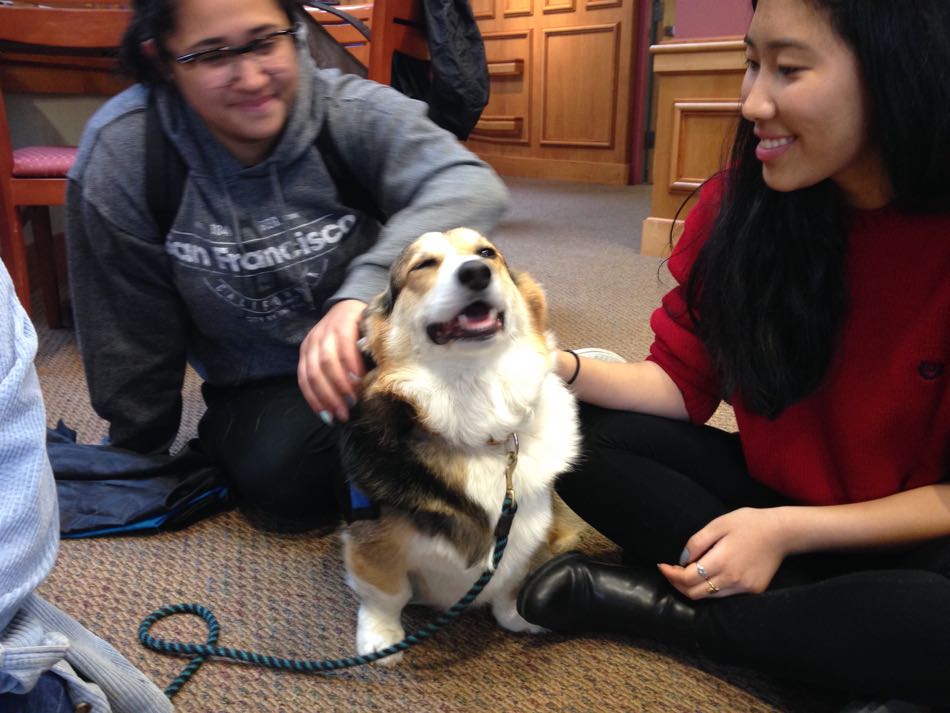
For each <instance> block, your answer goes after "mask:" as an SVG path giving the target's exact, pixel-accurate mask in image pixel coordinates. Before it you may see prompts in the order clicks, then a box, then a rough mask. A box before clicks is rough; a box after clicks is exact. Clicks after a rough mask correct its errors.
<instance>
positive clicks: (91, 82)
mask: <svg viewBox="0 0 950 713" xmlns="http://www.w3.org/2000/svg"><path fill="white" fill-rule="evenodd" d="M129 17H130V14H129V11H128V10H126V9H120V8H116V7H113V8H96V7H88V6H86V7H83V8H79V7H76V6H71V7H70V6H63V7H48V6H44V7H40V6H33V5H20V4H14V5H0V255H2V257H3V261H4V263H6V266H7V270H8V271H9V273H10V276H11V277H12V279H13V284H14V287H15V288H16V292H17V296H18V297H19V299H20V302H21V303H22V304H23V307H24V308H25V309H26V310H27V312H28V313H29V312H30V281H29V274H28V271H27V251H26V245H25V243H24V239H23V228H24V225H25V223H26V222H27V221H30V222H32V227H33V239H34V247H35V252H36V275H37V277H38V278H39V282H40V291H41V293H42V296H43V302H44V305H45V308H46V319H47V323H48V324H49V325H50V326H51V327H59V326H62V323H63V314H62V306H61V298H60V295H59V289H58V283H59V276H58V275H57V266H56V259H55V257H54V252H55V251H54V250H53V240H52V235H51V232H50V219H49V208H48V206H51V205H62V204H63V203H64V201H65V195H66V172H67V171H68V170H69V168H70V166H71V165H72V163H73V161H74V160H75V156H76V149H75V148H74V147H61V146H54V147H50V146H28V147H22V148H17V149H14V148H13V146H12V144H11V140H10V127H9V124H8V121H7V112H6V106H5V103H4V93H22V94H85V95H88V94H92V95H97V94H98V95H111V94H114V93H115V92H117V91H119V90H121V89H122V88H123V87H124V86H126V85H127V84H128V82H127V81H125V80H121V79H119V78H118V77H117V76H115V73H114V67H115V52H116V48H117V47H118V45H119V42H120V39H121V36H122V32H123V31H124V30H125V26H126V25H127V24H128V21H129Z"/></svg>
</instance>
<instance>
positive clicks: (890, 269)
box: [648, 182, 950, 505]
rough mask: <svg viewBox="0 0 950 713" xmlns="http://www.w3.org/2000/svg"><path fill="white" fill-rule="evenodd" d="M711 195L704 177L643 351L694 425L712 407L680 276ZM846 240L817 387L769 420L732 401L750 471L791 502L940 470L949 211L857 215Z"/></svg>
mask: <svg viewBox="0 0 950 713" xmlns="http://www.w3.org/2000/svg"><path fill="white" fill-rule="evenodd" d="M720 192H721V188H720V186H719V185H717V184H716V183H715V182H710V184H707V187H706V188H704V190H703V193H702V195H701V197H700V201H699V203H698V204H697V205H696V207H695V208H694V209H693V210H692V212H691V213H690V215H689V217H688V218H687V221H686V229H685V231H684V233H683V236H682V237H681V238H680V240H679V242H678V243H677V245H676V248H675V249H674V250H673V254H672V256H671V257H670V260H669V268H670V272H671V273H672V274H673V276H674V277H675V278H676V280H677V282H678V283H679V285H678V286H677V287H675V288H674V289H673V290H672V291H670V292H669V293H668V294H667V295H666V296H665V297H664V298H663V304H662V306H661V307H660V308H658V309H657V310H656V311H655V312H654V313H653V317H652V319H651V325H652V327H653V330H654V332H655V334H656V338H655V341H654V343H653V345H652V346H651V348H650V356H649V357H648V359H650V360H652V361H655V362H657V363H658V364H659V365H660V366H661V367H662V368H663V369H664V370H665V371H666V372H667V373H668V374H669V375H670V377H671V378H672V379H673V381H675V382H676V384H677V386H678V387H679V388H680V391H682V393H683V397H684V399H685V401H686V408H687V410H688V412H689V416H690V419H691V420H692V421H694V422H696V423H704V422H705V421H707V420H708V419H709V417H710V416H711V415H712V413H713V411H714V410H715V409H716V407H717V406H718V404H719V401H720V398H719V392H720V389H719V382H718V378H717V375H716V374H715V373H714V370H713V369H712V367H711V365H710V361H709V358H708V355H707V353H706V351H705V349H704V347H703V344H702V342H701V341H700V339H699V337H698V336H697V335H696V333H695V332H694V330H693V329H692V325H691V324H690V321H689V318H688V317H687V316H686V315H685V312H686V310H685V301H684V296H685V288H684V285H685V282H686V277H687V276H688V274H689V270H690V268H691V266H692V264H693V261H694V260H695V259H696V255H697V254H698V251H699V249H700V248H701V247H702V245H703V243H704V242H705V240H706V237H707V236H708V233H709V228H710V226H711V223H712V221H713V219H714V218H715V215H716V210H717V206H718V201H719V194H720ZM803 239H807V236H803ZM848 240H849V243H848V245H849V248H848V255H847V258H846V279H847V281H848V286H849V292H848V308H847V313H846V315H845V318H844V323H843V327H842V333H841V341H840V347H839V349H838V350H837V352H836V353H835V355H834V356H833V358H832V361H831V364H830V366H829V368H828V372H827V373H826V374H825V377H824V381H823V382H822V384H821V385H820V386H819V388H818V389H817V390H816V391H814V392H813V393H811V394H809V395H808V396H806V397H805V398H804V399H802V400H801V401H799V402H798V403H796V404H794V405H792V406H790V407H789V408H787V409H785V410H784V411H783V412H782V413H781V414H780V415H779V417H778V418H776V419H774V420H771V421H770V420H769V419H767V418H765V417H764V416H760V415H757V414H755V413H752V412H750V411H749V410H747V409H746V408H745V407H744V405H743V403H742V399H741V396H738V395H737V396H734V397H733V398H731V399H730V401H731V403H732V406H733V408H734V410H735V415H736V423H737V425H738V427H739V434H740V438H741V441H742V446H743V450H744V452H745V457H746V462H747V464H748V467H749V472H750V473H751V475H752V476H753V477H754V478H756V479H757V480H759V481H761V482H762V483H764V484H765V485H767V486H769V487H771V488H772V489H774V490H776V491H778V492H780V493H783V494H784V495H786V496H788V497H790V498H792V499H793V500H795V501H797V502H801V503H807V504H816V505H829V504H836V503H849V502H858V501H864V500H871V499H874V498H880V497H884V496H887V495H891V494H893V493H896V492H899V491H903V490H909V489H911V488H916V487H919V486H922V485H929V484H933V483H937V482H940V481H944V480H948V479H950V388H948V386H950V213H948V214H945V215H941V216H908V215H905V214H901V213H899V212H897V211H896V210H894V209H893V208H883V209H880V210H874V211H861V212H856V213H855V214H854V215H853V216H852V218H851V225H850V228H849V237H848Z"/></svg>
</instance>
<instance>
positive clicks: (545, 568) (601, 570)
mask: <svg viewBox="0 0 950 713" xmlns="http://www.w3.org/2000/svg"><path fill="white" fill-rule="evenodd" d="M518 613H519V614H521V616H523V617H524V618H525V619H527V620H528V621H530V622H531V623H532V624H538V625H540V626H543V627H545V628H548V629H551V630H553V631H558V632H561V633H571V634H576V633H582V632H594V631H601V632H609V633H615V634H627V635H629V636H635V637H645V638H650V639H653V640H654V641H658V642H660V643H664V644H672V645H674V646H679V647H682V648H686V649H696V648H697V646H698V645H697V643H696V636H695V632H694V620H695V618H696V609H695V607H694V606H693V604H692V602H690V600H689V599H687V598H685V597H683V596H681V595H680V594H679V592H677V591H676V590H675V589H673V587H672V586H671V585H670V583H669V582H667V581H666V579H665V578H664V577H663V575H662V574H660V572H659V570H657V569H656V568H655V567H644V566H619V565H613V564H605V563H602V562H595V561H593V560H591V559H590V558H588V557H586V556H584V555H582V554H581V553H580V552H567V553H565V554H563V555H560V556H558V557H555V558H554V559H552V560H550V561H549V562H547V563H545V564H544V565H542V566H541V567H539V568H538V569H537V570H536V571H535V572H534V573H533V574H531V576H530V577H528V580H527V581H526V582H525V584H524V586H523V587H522V589H521V594H520V595H519V596H518Z"/></svg>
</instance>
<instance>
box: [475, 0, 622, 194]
mask: <svg viewBox="0 0 950 713" xmlns="http://www.w3.org/2000/svg"><path fill="white" fill-rule="evenodd" d="M636 4H637V3H636V0H472V9H473V10H474V12H475V17H476V18H477V20H478V25H479V28H480V30H481V33H482V37H483V39H484V41H485V54H486V58H487V60H488V71H489V76H490V81H491V95H490V98H489V102H488V106H486V107H485V110H484V112H482V116H481V120H480V121H479V122H478V125H477V126H476V127H475V130H474V131H473V132H472V135H471V137H470V138H469V140H468V142H467V145H468V146H469V148H471V149H472V150H473V151H475V152H476V153H477V154H478V155H479V156H481V157H482V158H483V159H484V160H485V161H487V162H488V163H490V164H491V165H492V166H493V167H494V168H495V169H496V170H497V171H498V172H499V173H501V174H504V175H515V176H532V177H544V178H557V179H565V180H578V181H590V182H598V183H615V184H623V183H627V182H628V181H629V178H630V162H631V159H630V156H631V150H630V147H631V135H630V131H631V128H630V127H631V124H632V115H633V111H632V104H633V102H632V84H633V66H634V57H635V47H634V45H635V38H636V36H637V33H636V27H635V22H636V17H637V13H636Z"/></svg>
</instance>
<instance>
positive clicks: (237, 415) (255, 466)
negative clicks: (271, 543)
mask: <svg viewBox="0 0 950 713" xmlns="http://www.w3.org/2000/svg"><path fill="white" fill-rule="evenodd" d="M202 395H203V396H204V399H205V403H206V404H207V406H208V409H207V411H206V412H205V414H204V416H203V417H202V418H201V421H200V423H199V424H198V438H199V440H200V443H201V447H202V449H203V450H204V451H205V452H206V453H207V454H208V456H210V457H211V458H212V459H213V460H214V461H216V462H218V463H220V464H221V465H222V466H223V467H224V470H225V474H226V478H227V480H228V482H229V484H230V486H231V488H232V489H233V491H234V494H235V496H236V498H237V503H238V506H239V507H240V508H241V510H242V511H243V512H244V513H245V514H246V515H247V516H248V519H250V520H251V521H252V522H253V523H254V524H256V525H258V526H260V527H264V528H267V529H273V530H284V531H293V530H305V529H310V528H314V527H319V526H323V525H327V524H332V523H335V522H336V521H337V520H338V519H339V516H338V511H339V508H338V500H337V487H338V480H337V478H338V475H339V472H340V461H339V457H338V455H337V436H336V433H335V430H334V429H333V428H331V427H328V426H326V425H325V424H324V423H323V421H321V420H320V418H319V417H318V416H317V415H316V414H315V413H314V412H313V410H312V409H311V408H310V406H309V405H308V404H307V402H306V401H305V400H304V397H303V394H301V392H300V387H299V386H298V385H297V379H296V377H282V378H276V379H267V380H262V381H255V382H251V383H248V384H243V385H241V386H234V387H215V386H211V385H209V384H204V386H203V387H202Z"/></svg>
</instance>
